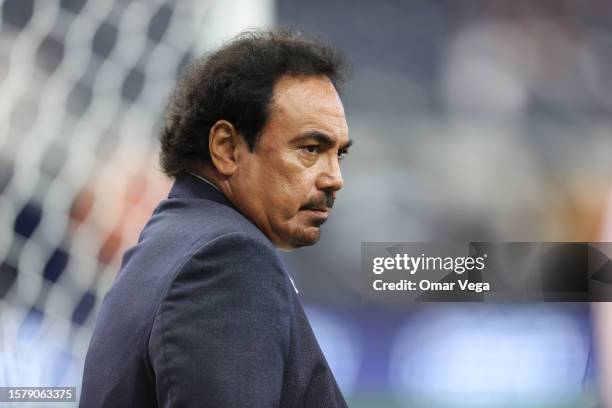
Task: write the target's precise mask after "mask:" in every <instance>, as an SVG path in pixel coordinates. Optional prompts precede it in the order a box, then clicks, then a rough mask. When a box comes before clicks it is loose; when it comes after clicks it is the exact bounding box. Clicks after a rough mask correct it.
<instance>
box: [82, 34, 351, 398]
mask: <svg viewBox="0 0 612 408" xmlns="http://www.w3.org/2000/svg"><path fill="white" fill-rule="evenodd" d="M343 64H344V62H343V59H342V57H341V56H340V54H339V53H338V52H337V51H335V50H334V49H332V48H331V47H329V46H327V45H324V44H321V43H318V42H315V41H312V40H308V39H305V38H303V37H300V36H298V35H295V34H291V33H286V32H263V33H247V34H243V35H242V36H239V37H238V38H237V39H236V40H234V41H233V42H231V43H229V44H228V45H226V46H225V47H223V48H221V49H220V50H218V51H216V52H215V53H213V54H211V55H210V56H208V57H207V58H204V59H202V60H199V61H196V63H194V64H193V65H192V66H191V68H190V69H189V70H188V73H187V74H186V75H185V76H184V78H183V79H182V80H181V82H180V83H179V85H178V87H177V90H176V93H175V95H174V97H173V99H172V100H171V102H170V104H169V106H168V109H167V116H166V119H167V120H166V123H165V126H164V127H163V129H162V134H161V145H162V151H161V159H160V161H161V165H162V168H163V170H164V171H165V173H166V174H167V175H169V176H171V177H174V178H175V179H176V180H175V183H174V186H173V188H172V190H171V192H170V195H169V197H168V199H167V200H164V201H162V202H161V203H160V205H159V206H158V208H157V209H156V210H155V212H154V214H153V216H152V218H151V220H150V221H149V222H148V223H147V225H146V226H145V228H144V230H143V232H142V234H141V236H140V239H139V242H138V245H136V246H135V247H134V248H132V249H130V250H129V251H127V252H126V254H125V256H124V259H123V263H122V267H121V271H120V272H119V274H118V276H117V278H116V280H115V282H114V283H113V286H112V287H111V289H110V291H109V292H108V294H107V295H106V297H105V299H104V302H103V304H102V308H101V311H100V314H99V317H98V320H97V323H96V327H95V330H94V334H93V338H92V340H91V345H90V348H89V351H88V354H87V358H86V362H85V371H84V377H83V389H82V395H81V406H83V407H113V408H117V407H154V406H159V407H162V406H163V407H258V408H262V407H283V408H290V407H318V408H320V407H345V406H346V403H345V402H344V399H343V397H342V395H341V393H340V391H339V389H338V386H337V384H336V381H335V379H334V377H333V375H332V373H331V371H330V369H329V367H328V365H327V362H326V361H325V358H324V356H323V354H322V353H321V350H320V348H319V346H318V344H317V341H316V339H315V337H314V335H313V333H312V330H311V328H310V325H309V323H308V320H307V318H306V316H305V314H304V311H303V310H302V306H301V304H300V301H299V299H298V297H297V294H296V290H295V289H294V287H293V286H292V281H291V279H290V277H289V276H288V274H287V273H286V271H285V268H284V267H283V265H282V263H281V260H280V259H279V256H278V253H277V249H276V248H280V249H283V250H292V249H295V248H298V247H301V246H305V245H312V244H314V243H315V242H317V240H318V239H319V236H320V226H321V224H323V223H324V222H325V221H326V220H327V217H328V216H329V214H330V210H331V208H332V206H333V203H334V199H335V198H336V193H337V192H338V190H340V188H341V187H342V183H343V180H342V177H341V174H340V160H341V158H342V156H343V155H344V154H345V153H346V152H347V149H348V147H349V145H350V141H349V138H348V129H347V124H346V120H345V116H344V111H343V107H342V103H341V101H340V98H339V96H338V93H337V90H338V87H339V85H340V83H341V80H342V78H343V69H344V65H343Z"/></svg>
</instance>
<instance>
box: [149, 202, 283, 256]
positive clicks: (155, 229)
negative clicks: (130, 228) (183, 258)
mask: <svg viewBox="0 0 612 408" xmlns="http://www.w3.org/2000/svg"><path fill="white" fill-rule="evenodd" d="M234 236H241V237H243V238H248V239H250V240H252V241H254V242H258V243H260V244H262V245H265V246H268V247H269V248H271V249H273V248H274V247H273V245H272V243H271V242H270V241H269V240H268V238H267V237H266V236H265V235H264V234H263V233H262V232H261V230H259V229H258V228H257V227H256V226H255V225H254V224H253V223H252V222H251V221H249V220H248V219H247V218H246V217H244V216H243V215H242V214H241V213H240V212H238V211H237V210H236V209H235V208H232V207H230V206H227V205H223V204H220V203H217V202H215V201H211V200H202V199H185V198H171V199H167V200H164V201H162V202H161V203H160V205H159V206H158V208H157V209H156V210H155V213H154V214H153V217H151V220H150V221H149V223H148V224H147V226H146V227H145V229H144V230H143V232H142V235H141V241H144V240H147V239H151V238H153V239H156V238H157V239H161V240H172V241H174V242H176V241H177V240H178V241H179V242H185V243H187V242H192V243H193V244H194V245H197V246H202V245H203V244H205V243H207V242H209V241H212V240H215V239H218V238H220V237H227V239H231V238H232V237H234Z"/></svg>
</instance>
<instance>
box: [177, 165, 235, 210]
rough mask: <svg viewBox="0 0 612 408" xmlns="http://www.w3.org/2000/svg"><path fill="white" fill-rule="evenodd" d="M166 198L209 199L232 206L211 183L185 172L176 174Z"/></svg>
mask: <svg viewBox="0 0 612 408" xmlns="http://www.w3.org/2000/svg"><path fill="white" fill-rule="evenodd" d="M168 198H196V199H203V200H211V201H215V202H217V203H219V204H223V205H227V206H228V207H233V205H232V203H230V201H229V200H228V199H227V197H225V195H224V194H223V193H222V192H221V191H219V190H218V189H217V188H215V187H214V186H213V185H212V184H211V183H209V182H207V181H206V180H202V179H201V178H199V177H196V176H194V175H193V174H190V173H186V172H183V173H181V174H179V175H178V176H176V180H175V181H174V184H173V186H172V189H171V190H170V194H168Z"/></svg>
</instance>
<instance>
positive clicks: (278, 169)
mask: <svg viewBox="0 0 612 408" xmlns="http://www.w3.org/2000/svg"><path fill="white" fill-rule="evenodd" d="M349 144H350V142H349V138H348V127H347V124H346V119H345V117H344V109H343V107H342V102H341V101H340V98H339V96H338V94H337V93H336V90H335V88H334V86H333V85H332V83H331V82H330V80H329V79H328V78H327V77H325V76H312V77H300V78H294V77H283V78H281V79H280V80H279V81H278V82H277V84H276V86H275V87H274V94H273V97H272V101H271V103H270V115H269V118H268V122H267V124H266V125H265V127H264V129H263V131H262V133H261V136H260V138H259V140H258V141H257V143H256V145H255V149H254V150H253V152H249V151H248V148H247V147H246V143H244V144H243V143H241V144H240V145H239V146H238V147H237V171H236V174H235V175H234V177H232V191H233V196H234V204H235V205H236V206H237V207H238V208H239V209H240V211H242V212H243V213H244V214H245V215H246V216H247V217H248V218H249V219H250V220H251V221H252V222H254V223H255V224H256V225H257V226H258V227H259V228H260V229H261V230H262V231H263V232H264V233H265V234H266V235H267V237H268V238H269V239H270V240H271V241H272V242H273V243H274V244H275V245H276V246H277V247H279V248H282V249H294V248H298V247H300V246H305V245H312V244H314V243H315V242H317V241H318V240H319V237H320V230H319V227H320V225H321V224H323V223H324V222H325V221H326V220H327V217H328V216H329V213H330V211H331V207H332V206H333V202H334V199H335V198H336V192H337V191H338V190H340V189H341V188H342V184H343V180H342V175H341V174H340V159H341V157H342V155H343V154H344V153H346V151H347V149H348V147H349Z"/></svg>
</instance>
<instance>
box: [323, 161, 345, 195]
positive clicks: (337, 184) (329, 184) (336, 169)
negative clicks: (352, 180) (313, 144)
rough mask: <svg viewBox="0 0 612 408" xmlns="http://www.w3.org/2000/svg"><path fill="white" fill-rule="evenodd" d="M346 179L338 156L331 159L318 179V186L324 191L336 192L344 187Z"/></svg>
mask: <svg viewBox="0 0 612 408" xmlns="http://www.w3.org/2000/svg"><path fill="white" fill-rule="evenodd" d="M343 185H344V180H343V179H342V172H341V171H340V163H339V161H338V158H337V157H334V158H333V159H331V160H329V162H328V164H327V166H326V168H325V169H323V171H322V172H321V174H320V175H319V178H318V180H317V188H318V189H319V190H323V191H330V192H335V191H338V190H340V189H341V188H342V186H343Z"/></svg>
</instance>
